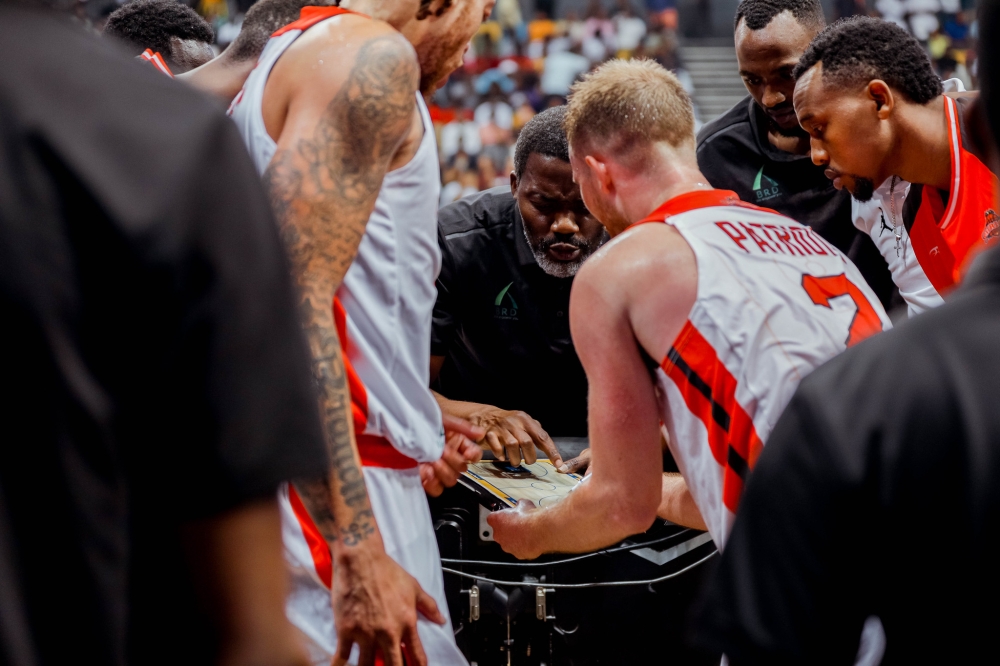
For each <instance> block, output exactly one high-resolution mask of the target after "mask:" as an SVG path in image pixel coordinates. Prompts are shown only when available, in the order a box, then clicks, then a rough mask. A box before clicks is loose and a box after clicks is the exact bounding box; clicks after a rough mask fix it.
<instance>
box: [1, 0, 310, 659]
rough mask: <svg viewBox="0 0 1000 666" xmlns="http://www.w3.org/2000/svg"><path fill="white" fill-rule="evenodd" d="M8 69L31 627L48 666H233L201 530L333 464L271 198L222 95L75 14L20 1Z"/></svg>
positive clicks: (21, 479)
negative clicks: (203, 522)
mask: <svg viewBox="0 0 1000 666" xmlns="http://www.w3.org/2000/svg"><path fill="white" fill-rule="evenodd" d="M0 61H2V62H4V63H6V64H5V66H4V67H2V68H0V321H2V322H3V328H4V340H5V344H4V346H3V348H2V351H0V377H2V378H3V384H4V389H5V390H4V398H3V400H0V423H2V424H3V428H4V429H5V435H4V438H3V445H2V446H0V512H2V510H3V509H6V514H7V515H6V518H7V519H8V527H9V531H10V533H11V534H12V535H13V538H12V539H11V540H10V542H8V546H9V548H10V549H11V550H13V553H8V554H9V555H11V556H12V557H10V558H8V561H13V562H15V563H16V567H17V570H18V574H17V575H18V578H19V580H20V586H21V592H22V598H23V601H24V604H25V611H26V613H25V617H26V618H27V621H28V623H29V626H30V636H29V638H30V639H31V641H32V642H33V644H34V649H35V650H36V652H37V656H38V662H39V663H40V664H69V663H75V662H81V661H82V662H85V663H87V664H123V663H126V661H127V662H129V663H144V664H148V663H170V664H176V663H185V664H190V663H212V662H213V661H214V655H213V654H212V642H213V636H214V634H213V632H212V630H211V629H210V627H209V626H208V625H207V623H206V618H205V617H204V616H203V615H201V614H200V613H199V610H198V608H197V604H196V602H195V596H194V589H195V588H194V584H193V582H192V580H191V578H190V575H189V573H188V570H187V568H186V565H185V563H184V559H183V555H182V551H181V546H180V539H179V530H180V528H181V524H182V523H184V522H186V521H191V520H196V519H200V518H203V517H207V516H212V515H217V514H219V513H220V512H223V511H226V510H228V509H230V508H233V507H236V506H238V505H241V504H243V503H245V502H248V501H252V500H256V499H259V498H267V497H273V493H274V492H275V490H276V487H277V485H278V484H279V483H280V482H281V481H282V480H285V479H289V478H295V477H303V476H316V475H319V474H322V473H323V471H324V469H325V468H326V465H327V461H326V456H325V453H324V449H323V440H322V436H321V431H320V426H319V421H318V415H317V410H316V401H315V397H314V393H313V389H312V387H311V386H310V380H309V362H308V355H307V351H306V348H305V344H304V341H303V336H302V333H301V329H300V327H299V325H298V323H297V317H296V315H295V307H294V301H293V297H292V293H293V292H292V288H291V285H290V280H289V277H288V266H287V261H286V258H285V256H284V252H283V250H282V247H281V244H280V240H279V238H278V235H277V230H276V227H275V224H274V220H273V218H272V215H271V213H270V208H269V205H268V202H267V200H266V197H265V195H264V193H263V190H262V187H261V185H260V181H259V178H258V176H257V174H256V172H255V170H254V168H253V165H252V164H251V161H250V159H249V157H248V156H247V154H246V151H245V149H244V148H243V145H242V143H241V141H240V138H239V135H238V133H237V131H236V129H235V127H233V125H232V124H231V122H230V121H229V120H228V119H227V118H226V117H225V116H224V115H223V114H222V113H221V112H220V111H219V110H218V109H217V108H216V107H215V105H214V104H213V103H211V102H210V101H208V100H207V99H203V98H202V96H201V95H200V94H198V93H196V92H194V91H193V90H191V89H189V88H187V87H186V86H184V85H183V84H181V83H179V82H176V81H172V80H171V79H169V78H168V77H165V76H163V75H162V74H160V73H159V72H157V71H156V70H154V69H152V68H150V67H148V66H146V65H144V64H141V63H139V62H136V61H134V60H133V59H131V58H128V57H125V56H123V55H121V54H118V53H116V52H114V51H113V49H112V48H111V47H110V46H109V45H107V44H105V43H103V42H101V41H100V40H98V39H97V38H96V37H95V36H92V35H89V34H86V33H84V32H83V30H82V29H81V28H80V27H78V26H76V25H74V24H72V23H71V22H69V20H66V19H63V18H60V17H54V16H50V15H47V14H44V13H40V12H32V11H28V10H24V9H18V8H15V7H12V6H9V5H0ZM0 559H2V558H0ZM4 640H5V639H4V637H3V636H0V642H4ZM126 644H128V647H126ZM0 661H3V659H0Z"/></svg>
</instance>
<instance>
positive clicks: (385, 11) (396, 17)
mask: <svg viewBox="0 0 1000 666" xmlns="http://www.w3.org/2000/svg"><path fill="white" fill-rule="evenodd" d="M340 6H341V7H343V8H344V9H350V10H351V11H354V12H360V13H362V14H366V15H368V16H370V17H372V18H373V19H377V20H379V21H385V22H386V23H388V24H389V25H391V26H392V27H393V28H395V29H396V30H399V31H400V32H403V33H404V34H405V31H406V30H407V29H411V28H412V26H411V23H414V22H416V14H417V8H418V3H417V2H415V1H413V0H410V1H407V2H385V0H341V2H340Z"/></svg>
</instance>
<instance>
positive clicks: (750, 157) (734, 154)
mask: <svg viewBox="0 0 1000 666" xmlns="http://www.w3.org/2000/svg"><path fill="white" fill-rule="evenodd" d="M825 23H826V22H825V19H824V17H823V8H822V7H821V6H820V2H819V0H742V1H741V2H740V4H739V6H738V8H737V10H736V34H735V42H736V57H737V61H738V63H739V68H740V76H741V77H742V78H743V82H744V83H745V84H746V87H747V90H748V91H749V92H750V96H749V97H747V98H746V99H744V100H743V101H741V102H739V103H738V104H737V105H736V106H734V107H733V108H732V109H730V110H729V111H728V112H726V114H725V115H723V116H722V117H720V118H718V119H716V120H714V121H712V122H710V123H708V124H707V125H705V126H704V127H703V128H702V130H701V132H699V133H698V166H699V167H700V169H701V172H702V173H703V174H705V177H706V178H708V181H709V182H710V183H711V184H712V186H713V187H718V188H720V189H726V190H733V191H735V192H736V193H737V194H738V195H739V196H740V198H741V199H743V200H744V201H746V202H748V203H752V204H756V205H758V206H764V207H765V208H772V209H774V210H776V211H778V212H779V213H782V214H783V215H787V216H789V217H791V218H792V219H794V220H797V221H799V222H801V223H802V224H806V225H809V226H810V227H812V228H813V229H815V230H816V232H817V233H818V234H819V235H820V236H822V237H823V238H825V239H826V240H828V241H830V242H831V243H833V244H834V245H835V246H837V248H838V249H840V250H841V251H842V252H844V253H845V254H847V256H849V257H850V258H851V260H852V261H854V263H855V264H856V265H857V266H858V269H859V270H860V271H861V274H862V275H863V276H864V277H865V279H866V280H867V281H868V284H869V285H870V286H871V288H872V289H873V290H874V291H875V293H876V295H878V297H879V299H880V300H881V301H882V304H883V305H885V306H886V307H887V308H888V307H889V306H890V305H891V301H892V298H893V291H894V287H893V284H892V277H891V275H890V273H889V269H888V268H887V266H886V263H885V259H883V258H882V256H881V255H880V254H879V252H878V249H877V248H876V247H875V244H874V243H873V242H872V241H871V238H870V237H869V236H868V235H867V234H865V233H862V232H860V231H858V230H857V229H856V228H855V227H854V224H853V221H852V219H851V195H850V194H849V193H848V192H847V191H846V190H843V191H838V190H836V189H835V188H834V186H833V183H832V181H831V180H830V179H829V178H827V177H826V175H825V173H824V169H825V167H821V166H816V165H815V164H813V163H812V159H811V158H810V157H809V135H808V134H806V133H805V131H803V130H802V128H801V127H799V122H798V120H797V119H796V118H795V110H794V109H793V108H792V91H793V90H794V89H795V79H793V78H792V69H793V68H794V67H795V64H796V63H797V62H798V60H799V58H800V57H801V56H802V54H803V53H804V52H805V50H806V47H807V46H808V45H809V42H810V41H812V38H813V37H815V36H816V34H817V33H819V31H820V30H821V29H822V28H823V27H824V25H825ZM901 302H902V301H900V303H901Z"/></svg>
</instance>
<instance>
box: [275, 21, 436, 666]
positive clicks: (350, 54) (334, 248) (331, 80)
mask: <svg viewBox="0 0 1000 666" xmlns="http://www.w3.org/2000/svg"><path fill="white" fill-rule="evenodd" d="M316 32H317V33H320V34H319V35H313V34H312V33H307V35H305V36H303V37H302V38H300V40H299V41H300V42H302V44H301V45H300V44H299V43H298V42H296V44H294V45H293V46H292V47H291V48H289V51H288V52H286V54H285V55H283V56H282V59H281V61H279V63H278V65H277V66H276V67H275V69H274V71H273V72H272V74H271V78H272V79H275V80H276V88H275V89H274V93H273V97H276V98H278V99H282V92H283V90H282V87H281V86H282V85H284V86H285V90H286V91H287V95H286V96H285V98H284V99H285V104H284V105H279V106H280V108H281V109H287V111H286V113H285V117H284V118H283V119H281V121H280V124H281V131H280V134H279V137H278V141H277V143H278V148H277V152H276V153H275V155H274V158H273V159H272V161H271V164H270V165H269V167H268V169H267V172H266V173H265V182H266V184H267V187H268V190H269V192H270V195H271V198H272V201H273V204H274V206H275V210H276V212H277V215H278V219H279V223H280V225H281V233H282V237H283V238H284V241H285V244H286V246H287V248H288V252H289V256H290V258H291V262H292V269H293V272H294V274H295V278H296V282H297V284H298V288H299V293H300V298H301V318H302V324H303V326H304V329H305V332H306V336H307V339H308V343H309V346H310V350H311V353H312V358H313V372H314V377H315V380H316V385H317V388H318V392H319V402H320V410H321V416H322V419H323V423H324V426H325V430H326V441H327V446H328V447H329V453H330V461H331V470H330V474H329V478H328V479H327V480H326V481H324V482H311V483H310V482H298V483H296V484H295V486H296V489H297V490H298V491H299V493H300V495H301V497H302V499H303V503H304V504H305V505H306V507H307V509H308V510H309V512H310V514H311V515H312V517H313V519H314V520H315V522H316V525H317V527H318V528H319V530H320V532H321V533H322V534H323V536H324V537H325V538H326V540H327V542H328V543H329V545H330V551H331V553H332V555H333V559H334V567H333V570H334V580H333V586H332V590H331V594H332V603H333V607H334V615H335V617H336V619H337V634H338V635H337V639H338V641H337V642H338V655H337V659H335V660H334V662H335V663H339V662H340V660H344V661H346V659H347V658H348V656H349V655H350V650H351V646H352V645H353V644H354V643H355V642H356V643H358V644H359V647H360V648H361V656H362V663H367V662H368V661H369V660H370V659H371V658H372V657H373V656H374V653H375V650H376V649H380V650H381V651H382V653H383V656H384V658H385V659H386V662H387V663H390V664H397V663H398V664H402V661H401V654H400V643H401V642H402V643H405V644H406V646H407V649H408V651H410V652H411V654H412V655H413V656H414V657H415V658H416V661H417V663H420V664H423V663H426V659H425V657H424V655H423V651H422V649H421V646H420V641H419V638H418V636H417V632H416V617H417V611H420V612H422V613H423V614H424V615H426V616H427V617H428V618H430V619H431V620H434V621H437V622H443V621H444V618H443V617H442V616H441V614H440V612H439V611H438V609H437V606H436V604H435V603H434V601H433V599H432V598H431V597H429V596H428V595H427V594H426V593H425V592H424V591H423V590H421V589H420V586H419V585H418V584H417V582H416V580H415V579H413V578H412V577H411V576H409V575H408V574H407V573H406V572H404V571H403V570H402V569H401V568H400V567H399V566H398V565H396V564H395V562H393V561H392V560H391V559H389V557H388V556H387V555H386V554H385V550H384V547H383V545H382V540H381V536H380V534H379V532H378V526H377V525H376V524H375V520H374V518H373V516H372V511H371V505H370V503H369V499H368V493H367V490H366V488H365V481H364V476H363V474H362V471H361V463H360V459H359V456H358V453H357V447H356V445H355V442H354V433H353V425H352V417H351V405H350V395H349V392H348V388H347V382H346V376H345V371H344V362H343V357H342V354H341V347H340V343H339V340H338V338H337V330H336V327H335V325H334V320H333V314H332V303H333V297H334V294H335V292H336V290H337V288H338V287H339V286H340V284H341V282H342V280H343V277H344V275H345V273H346V272H347V269H348V268H349V266H350V265H351V262H352V260H353V259H354V256H355V254H356V252H357V249H358V245H359V243H360V242H361V238H362V236H363V234H364V230H365V224H366V223H367V221H368V217H369V215H371V212H372V210H373V208H374V206H375V200H376V198H377V196H378V192H379V188H380V187H381V184H382V179H383V177H384V176H385V173H386V172H387V171H388V170H389V169H390V168H391V165H392V163H393V161H394V159H399V154H400V153H401V152H405V147H406V145H407V144H408V142H407V138H408V137H409V136H410V135H411V133H412V130H413V128H414V125H415V122H414V121H415V120H416V123H417V126H418V127H421V126H420V125H419V116H417V115H416V112H415V105H416V90H417V86H418V84H419V78H420V71H419V66H418V64H417V60H416V55H415V53H414V51H413V49H412V47H411V46H410V44H409V43H408V42H406V41H405V40H404V39H403V38H402V36H401V35H399V34H398V33H395V32H394V31H389V30H387V29H385V28H381V29H380V28H379V25H378V24H377V23H375V22H365V23H364V24H363V25H362V26H360V27H359V28H358V30H356V31H355V32H354V36H355V37H357V38H358V39H357V41H355V42H354V43H355V44H357V46H350V47H342V48H340V49H339V50H337V51H336V52H331V49H329V42H323V41H322V38H323V35H322V34H321V33H322V32H323V31H322V29H320V30H317V31H316ZM324 49H325V50H324ZM334 55H335V56H336V62H333V60H334ZM324 57H325V58H326V59H327V60H328V61H330V66H328V67H316V66H315V64H316V63H317V62H318V63H319V64H320V65H322V64H323V62H324V60H323V58H324ZM351 63H353V66H345V65H350V64H351ZM269 87H270V82H269ZM268 94H271V90H269V91H268ZM268 110H269V109H268V100H265V109H264V111H265V123H267V120H268ZM272 110H273V109H272ZM272 115H273V114H272ZM269 129H270V128H269ZM417 143H419V137H418V140H417Z"/></svg>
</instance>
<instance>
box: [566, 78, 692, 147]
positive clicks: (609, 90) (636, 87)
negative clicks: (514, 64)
mask: <svg viewBox="0 0 1000 666" xmlns="http://www.w3.org/2000/svg"><path fill="white" fill-rule="evenodd" d="M565 126H566V138H567V139H569V142H570V144H571V145H572V144H574V143H575V144H577V145H579V144H581V143H583V142H587V143H589V144H591V145H594V144H597V145H599V146H601V147H602V148H604V149H605V150H607V151H608V152H610V153H612V154H616V155H620V156H621V157H626V156H627V154H628V153H631V152H632V151H633V150H634V149H635V148H641V147H646V146H652V144H653V143H654V142H659V141H665V142H667V143H669V144H670V145H671V146H674V147H681V146H683V145H685V144H688V145H690V146H691V147H693V146H694V111H693V109H692V108H691V99H690V98H689V97H688V94H687V92H685V90H684V87H683V86H682V85H681V83H680V81H678V80H677V77H676V76H674V74H673V73H672V72H670V71H668V70H666V69H664V68H663V67H661V66H660V65H659V64H657V63H656V62H654V61H652V60H645V59H639V60H609V61H608V62H606V63H604V64H603V65H601V66H600V67H598V68H597V69H596V70H594V71H593V72H591V73H590V74H588V75H587V76H586V77H585V78H584V79H583V80H582V81H580V82H579V83H577V84H576V85H575V86H573V89H572V90H571V92H570V97H569V107H568V109H567V110H566V120H565Z"/></svg>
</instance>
